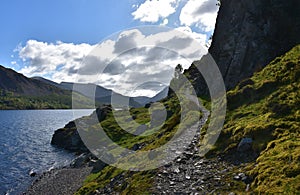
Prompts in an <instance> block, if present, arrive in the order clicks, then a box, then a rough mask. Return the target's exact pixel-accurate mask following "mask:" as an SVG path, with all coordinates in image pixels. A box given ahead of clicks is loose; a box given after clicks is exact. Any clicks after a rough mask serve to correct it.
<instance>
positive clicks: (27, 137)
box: [0, 110, 93, 194]
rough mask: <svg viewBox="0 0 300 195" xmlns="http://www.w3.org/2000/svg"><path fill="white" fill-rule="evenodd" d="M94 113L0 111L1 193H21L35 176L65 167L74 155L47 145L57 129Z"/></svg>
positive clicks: (85, 111)
mask: <svg viewBox="0 0 300 195" xmlns="http://www.w3.org/2000/svg"><path fill="white" fill-rule="evenodd" d="M92 112H93V110H74V111H73V110H0V194H20V193H22V192H23V191H24V190H26V189H27V188H28V186H29V185H30V184H31V183H32V181H33V180H34V178H31V177H30V176H29V172H30V170H34V171H36V172H37V173H42V172H45V171H47V170H49V169H51V168H55V167H61V166H65V165H68V164H69V163H70V161H71V160H72V159H73V158H74V154H71V153H68V152H66V151H64V150H62V149H59V148H56V147H54V146H52V145H51V144H50V142H51V138H52V135H53V133H54V131H55V130H56V129H59V128H62V127H64V125H65V124H66V123H68V122H69V121H71V120H74V119H76V118H79V117H81V116H86V115H89V114H91V113H92Z"/></svg>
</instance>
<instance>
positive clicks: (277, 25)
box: [188, 0, 300, 89]
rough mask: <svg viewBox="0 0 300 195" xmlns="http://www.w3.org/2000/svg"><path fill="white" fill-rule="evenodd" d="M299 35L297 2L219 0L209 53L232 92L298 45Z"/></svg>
mask: <svg viewBox="0 0 300 195" xmlns="http://www.w3.org/2000/svg"><path fill="white" fill-rule="evenodd" d="M299 34H300V1H299V0H288V1H286V0H253V1H246V0H242V1H241V0H222V1H221V7H220V10H219V13H218V17H217V22H216V27H215V31H214V35H213V38H212V44H211V47H210V49H209V52H210V54H211V55H212V57H213V58H214V60H215V61H216V63H217V65H218V66H219V69H220V71H221V73H222V75H223V78H224V81H225V85H226V88H227V89H232V88H233V87H235V86H236V85H237V84H238V83H239V82H240V81H242V80H244V79H246V78H249V77H250V76H252V74H253V73H254V72H257V71H259V70H261V69H262V68H263V67H265V66H266V65H267V64H268V63H269V62H270V61H271V60H273V59H274V58H275V57H277V56H280V55H282V54H284V53H286V52H287V51H289V50H290V49H291V48H293V47H294V46H295V45H297V44H299V43H300V36H299ZM192 71H194V70H192V69H191V70H188V72H189V73H191V72H192ZM193 79H195V78H193ZM198 85H202V86H203V85H205V82H204V81H202V82H198ZM200 88H201V89H202V88H203V87H200Z"/></svg>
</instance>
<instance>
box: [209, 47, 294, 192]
mask: <svg viewBox="0 0 300 195" xmlns="http://www.w3.org/2000/svg"><path fill="white" fill-rule="evenodd" d="M227 97H228V113H227V117H226V122H225V126H224V130H223V132H222V134H221V136H220V139H219V140H218V142H217V144H216V148H215V151H214V152H217V153H218V152H224V151H225V153H228V154H230V153H231V152H232V151H234V149H235V148H236V147H237V144H238V143H239V141H240V140H241V139H242V138H243V137H251V138H253V140H254V143H253V149H254V150H255V151H256V152H257V153H259V154H260V156H259V158H258V159H257V160H256V162H255V163H249V164H247V167H245V168H243V169H244V171H247V173H248V174H249V175H251V176H252V177H253V178H254V182H253V183H252V184H251V185H252V186H251V188H252V189H254V192H255V193H289V194H295V193H296V192H299V191H300V45H299V46H296V47H295V48H293V49H292V50H291V51H290V52H288V53H286V54H285V55H284V56H282V57H278V58H276V59H275V60H274V61H272V62H271V63H270V64H269V65H268V66H266V67H265V68H264V69H263V70H262V71H260V72H258V73H256V74H254V76H253V77H252V78H250V79H247V80H245V81H243V82H241V83H240V84H239V85H238V86H237V87H236V88H235V89H234V90H232V91H229V92H228V96H227ZM241 191H244V188H243V189H241Z"/></svg>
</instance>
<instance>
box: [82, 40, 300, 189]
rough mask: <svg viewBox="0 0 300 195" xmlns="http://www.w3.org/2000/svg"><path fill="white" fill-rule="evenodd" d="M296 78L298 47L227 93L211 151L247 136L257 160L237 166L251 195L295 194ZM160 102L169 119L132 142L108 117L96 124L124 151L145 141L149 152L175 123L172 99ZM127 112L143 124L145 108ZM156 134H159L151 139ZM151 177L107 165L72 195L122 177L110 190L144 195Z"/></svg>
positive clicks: (298, 159) (299, 180) (298, 178)
mask: <svg viewBox="0 0 300 195" xmlns="http://www.w3.org/2000/svg"><path fill="white" fill-rule="evenodd" d="M299 78H300V46H297V47H295V48H294V49H293V50H291V51H290V52H288V53H287V54H286V55H284V56H282V57H278V58H276V59H275V60H274V61H273V62H271V63H270V64H269V65H268V66H267V67H265V68H264V69H263V70H262V71H260V72H258V73H256V74H255V75H254V76H253V77H252V78H250V79H248V80H245V81H243V82H241V83H240V84H239V85H238V86H237V87H236V88H235V89H234V90H232V91H229V92H228V101H229V102H228V114H227V117H226V122H225V126H224V131H223V132H222V134H221V136H220V139H219V140H218V142H217V144H216V148H215V152H221V151H222V153H224V151H225V153H230V152H232V151H233V150H235V148H236V146H237V144H238V143H239V141H240V140H241V139H242V138H243V137H252V138H253V139H254V145H253V149H254V150H255V151H256V152H258V153H260V156H259V158H258V159H257V160H256V162H252V163H251V162H250V163H247V164H246V165H243V166H241V167H239V170H238V171H245V172H247V174H248V175H251V176H253V177H254V182H253V183H252V186H251V189H253V190H254V191H255V192H256V193H282V192H285V193H291V194H294V193H296V192H299V191H300V185H299V184H300V124H299V123H300V122H299V121H300V120H299V119H300V109H299V105H300V94H299V93H300V90H299V88H300V82H299ZM163 103H164V104H165V105H168V106H166V107H168V109H169V110H171V111H172V113H173V115H172V116H171V117H170V118H169V119H168V120H167V121H166V124H165V126H164V127H163V128H162V129H161V130H160V131H159V132H157V133H156V134H153V135H152V136H147V137H145V138H143V139H138V138H137V137H135V136H131V135H129V134H127V133H124V132H123V131H122V130H121V128H120V127H119V126H118V125H117V124H116V122H115V121H114V119H113V116H112V115H109V116H108V117H107V118H106V119H105V120H104V121H103V122H102V126H104V129H105V130H106V132H107V134H108V135H109V136H110V137H111V138H113V139H114V140H115V141H116V142H117V143H119V144H120V145H122V146H124V147H127V148H131V147H132V146H133V145H134V144H135V143H147V146H146V147H145V148H143V150H149V149H151V148H155V147H157V146H159V145H162V144H164V143H165V142H166V141H168V139H169V138H170V137H171V136H172V135H173V133H174V132H175V131H176V128H177V124H178V115H179V111H178V109H177V108H178V106H176V105H178V102H177V103H176V99H175V98H174V97H173V98H171V99H168V100H164V101H163ZM207 105H209V103H207ZM131 112H132V114H133V115H135V116H136V121H138V122H140V123H146V124H147V122H149V120H150V119H149V117H148V114H147V113H148V111H147V109H144V108H139V109H133V110H131ZM124 120H126V119H124ZM127 125H128V126H130V124H127ZM132 128H135V127H134V126H132ZM160 133H162V135H163V136H161V137H160V138H159V139H157V135H158V134H160ZM154 175H155V170H153V171H145V172H129V171H123V170H120V169H117V168H114V167H111V166H108V167H106V168H104V169H103V170H102V171H100V172H99V173H95V174H92V175H90V176H89V177H88V178H87V179H86V182H85V184H84V186H83V187H82V188H81V189H80V190H79V191H78V192H77V194H89V193H93V192H95V190H97V189H99V188H103V187H104V186H106V185H107V184H109V183H110V182H111V179H112V178H114V177H118V178H121V177H124V178H127V179H125V180H124V181H123V182H122V184H120V185H115V186H114V189H115V191H118V192H121V194H147V193H150V191H149V190H150V189H151V186H152V185H153V184H152V183H153V176H154ZM229 188H230V187H229ZM231 188H232V189H226V190H229V191H232V190H234V191H237V192H241V193H243V192H244V190H245V186H244V185H240V186H239V185H234V186H232V187H231ZM233 188H234V189H233Z"/></svg>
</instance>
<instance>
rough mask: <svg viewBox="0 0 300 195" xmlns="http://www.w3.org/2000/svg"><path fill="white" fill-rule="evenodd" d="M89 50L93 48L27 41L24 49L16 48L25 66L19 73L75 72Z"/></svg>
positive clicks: (70, 44)
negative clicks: (70, 70) (71, 70)
mask: <svg viewBox="0 0 300 195" xmlns="http://www.w3.org/2000/svg"><path fill="white" fill-rule="evenodd" d="M91 49H93V46H91V45H89V44H84V43H83V44H78V45H75V44H73V43H62V42H57V43H55V44H53V43H50V44H49V43H45V42H39V41H36V40H29V41H27V43H26V45H25V46H24V47H22V48H20V47H19V48H18V50H19V57H20V58H21V59H22V60H23V62H24V64H25V67H24V68H22V69H21V70H20V72H22V73H24V74H25V75H28V76H32V75H46V74H55V73H56V72H58V71H64V70H67V69H73V70H75V69H77V68H79V66H80V63H81V60H82V58H83V57H84V56H86V55H87V54H88V53H89V52H90V51H91ZM58 69H59V70H58ZM61 79H62V78H61Z"/></svg>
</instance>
